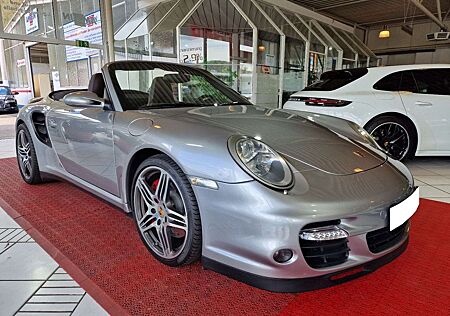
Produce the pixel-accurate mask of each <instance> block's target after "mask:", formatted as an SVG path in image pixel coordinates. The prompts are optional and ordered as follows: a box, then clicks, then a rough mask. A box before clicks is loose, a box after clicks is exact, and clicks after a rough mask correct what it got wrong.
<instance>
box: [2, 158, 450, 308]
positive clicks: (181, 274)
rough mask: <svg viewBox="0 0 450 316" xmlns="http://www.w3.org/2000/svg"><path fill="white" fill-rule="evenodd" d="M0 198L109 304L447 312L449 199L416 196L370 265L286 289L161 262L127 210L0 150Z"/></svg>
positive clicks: (449, 292) (449, 294)
mask: <svg viewBox="0 0 450 316" xmlns="http://www.w3.org/2000/svg"><path fill="white" fill-rule="evenodd" d="M0 188H2V189H1V191H0V197H1V198H0V206H2V207H3V208H5V209H6V210H7V212H8V213H10V214H11V215H12V216H13V217H15V218H16V220H17V221H18V222H19V223H20V224H21V225H22V226H23V227H24V228H25V229H27V230H28V231H29V233H30V234H31V235H32V236H33V237H35V239H36V240H37V241H38V242H39V243H40V244H41V245H42V246H43V247H44V248H45V249H46V250H47V251H48V252H49V253H50V254H51V255H52V256H53V257H55V259H56V260H57V261H58V262H59V263H60V265H61V266H62V267H63V268H65V269H66V270H68V271H69V272H70V273H71V274H72V275H73V277H74V278H75V280H77V281H78V282H79V283H80V285H81V286H83V287H84V288H85V289H86V290H87V291H88V292H89V293H90V294H91V295H92V296H93V297H94V298H95V299H96V300H98V301H99V303H101V304H102V306H103V307H105V308H106V309H107V310H108V311H109V312H110V313H112V314H125V313H129V314H132V315H157V314H164V315H200V314H201V315H215V316H217V315H276V314H283V315H308V314H309V315H311V314H314V315H317V314H327V315H349V314H350V315H352V314H358V315H385V314H389V315H394V314H396V315H398V314H409V315H419V314H425V313H427V314H428V315H450V307H449V302H450V246H449V245H450V235H449V233H448V231H449V227H450V205H449V204H445V203H439V202H433V201H428V200H421V206H420V209H419V211H418V212H417V213H416V215H415V216H414V219H413V221H412V228H411V238H410V243H409V247H408V249H407V250H406V252H405V253H403V255H401V256H400V257H399V258H398V259H396V260H395V261H394V262H392V263H390V264H388V265H387V266H384V267H382V268H380V269H379V270H377V271H376V272H374V273H372V274H369V275H367V276H364V277H362V278H359V279H357V280H354V281H351V282H347V283H345V284H343V285H339V286H335V287H332V288H328V289H324V290H319V291H314V292H308V293H301V294H298V295H294V294H274V293H270V292H266V291H263V290H258V289H255V288H252V287H250V286H247V285H245V284H242V283H239V282H237V281H234V280H231V279H228V278H227V277H224V276H222V275H219V274H217V273H214V272H211V271H206V270H203V269H202V267H201V266H200V264H195V265H193V266H190V267H184V268H181V269H180V268H178V269H177V268H169V267H166V266H163V265H162V264H160V263H158V262H157V261H156V260H155V259H153V258H152V256H151V255H150V254H149V253H148V251H147V250H146V248H145V247H144V245H143V244H142V243H141V241H140V239H139V237H138V234H137V232H136V230H135V226H134V223H133V222H132V219H131V218H129V217H127V216H126V215H125V214H123V213H121V212H120V211H119V210H117V209H115V208H114V207H111V206H110V205H108V204H106V203H104V202H103V201H101V200H99V199H97V198H96V197H94V196H92V195H90V194H88V193H86V192H84V191H82V190H80V189H78V188H76V187H74V186H72V185H70V184H67V183H63V182H54V183H49V184H44V185H39V186H29V185H27V184H25V183H24V182H23V181H22V180H21V179H20V176H19V172H18V169H17V166H16V161H15V159H3V160H0Z"/></svg>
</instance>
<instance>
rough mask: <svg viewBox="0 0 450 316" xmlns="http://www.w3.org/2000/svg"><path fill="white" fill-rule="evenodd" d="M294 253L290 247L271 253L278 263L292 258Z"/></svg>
mask: <svg viewBox="0 0 450 316" xmlns="http://www.w3.org/2000/svg"><path fill="white" fill-rule="evenodd" d="M293 256H294V253H293V252H292V250H291V249H280V250H278V251H275V253H274V254H273V259H274V260H275V261H276V262H278V263H285V262H288V261H289V260H291V259H292V257H293Z"/></svg>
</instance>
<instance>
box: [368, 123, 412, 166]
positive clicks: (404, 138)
mask: <svg viewBox="0 0 450 316" xmlns="http://www.w3.org/2000/svg"><path fill="white" fill-rule="evenodd" d="M370 135H371V136H372V137H373V138H374V139H375V141H376V142H377V143H378V145H380V146H381V148H383V149H384V150H386V152H387V153H388V154H389V155H390V156H391V157H392V158H394V159H397V160H402V159H404V158H405V157H406V155H407V154H408V151H409V146H410V137H409V133H408V131H407V130H406V128H405V127H403V126H402V125H400V124H398V123H396V122H386V123H382V124H380V125H378V126H377V127H375V128H374V129H373V130H372V132H371V133H370Z"/></svg>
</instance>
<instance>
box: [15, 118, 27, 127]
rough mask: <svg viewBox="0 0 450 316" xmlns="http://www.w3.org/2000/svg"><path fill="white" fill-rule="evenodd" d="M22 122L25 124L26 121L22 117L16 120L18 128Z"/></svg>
mask: <svg viewBox="0 0 450 316" xmlns="http://www.w3.org/2000/svg"><path fill="white" fill-rule="evenodd" d="M20 124H25V121H24V120H23V119H21V118H19V119H17V121H16V130H17V128H18V127H19V125H20Z"/></svg>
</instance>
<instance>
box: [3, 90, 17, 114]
mask: <svg viewBox="0 0 450 316" xmlns="http://www.w3.org/2000/svg"><path fill="white" fill-rule="evenodd" d="M17 94H18V93H17V92H13V91H11V89H10V88H9V87H7V86H0V112H18V111H19V108H18V107H17V100H16V98H15V97H14V96H15V95H17Z"/></svg>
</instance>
